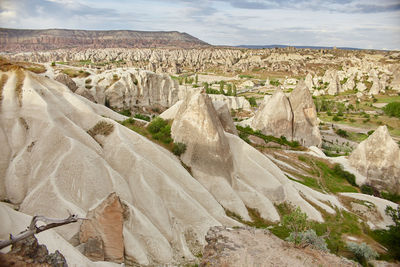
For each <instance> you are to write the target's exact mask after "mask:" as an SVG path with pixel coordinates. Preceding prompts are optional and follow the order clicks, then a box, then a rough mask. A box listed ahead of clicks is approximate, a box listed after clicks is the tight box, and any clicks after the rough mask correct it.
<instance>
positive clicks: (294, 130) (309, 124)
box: [251, 81, 322, 147]
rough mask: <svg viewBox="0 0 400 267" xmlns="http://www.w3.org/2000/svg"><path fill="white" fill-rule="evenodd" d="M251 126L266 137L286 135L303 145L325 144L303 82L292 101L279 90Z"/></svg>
mask: <svg viewBox="0 0 400 267" xmlns="http://www.w3.org/2000/svg"><path fill="white" fill-rule="evenodd" d="M251 127H252V128H254V129H257V130H260V131H261V132H262V133H263V134H265V135H273V136H275V137H281V136H285V137H286V138H287V139H288V140H295V141H298V142H299V143H300V144H301V145H302V146H317V147H320V146H321V144H322V138H321V134H320V132H319V129H318V121H317V112H316V109H315V105H314V102H313V99H312V96H311V94H310V91H309V90H308V88H307V85H306V84H305V82H304V81H300V82H299V83H298V84H297V86H296V88H295V89H294V90H293V92H292V93H291V94H290V96H289V98H288V97H286V95H285V94H284V93H283V92H282V90H280V89H278V90H277V91H276V92H275V93H274V94H273V95H272V97H270V98H265V99H264V101H263V103H262V104H261V106H260V108H259V109H258V111H257V112H256V115H255V116H254V119H253V120H252V122H251Z"/></svg>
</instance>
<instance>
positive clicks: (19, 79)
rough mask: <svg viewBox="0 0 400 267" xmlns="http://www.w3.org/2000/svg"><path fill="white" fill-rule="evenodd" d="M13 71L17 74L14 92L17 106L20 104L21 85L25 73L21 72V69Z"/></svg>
mask: <svg viewBox="0 0 400 267" xmlns="http://www.w3.org/2000/svg"><path fill="white" fill-rule="evenodd" d="M15 72H16V75H17V82H16V84H15V93H16V94H17V97H18V103H19V106H22V86H23V85H24V79H25V73H24V72H23V70H22V69H17V70H16V71H15Z"/></svg>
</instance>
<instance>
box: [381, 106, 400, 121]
mask: <svg viewBox="0 0 400 267" xmlns="http://www.w3.org/2000/svg"><path fill="white" fill-rule="evenodd" d="M383 111H384V112H385V114H386V115H388V116H391V117H397V118H400V102H392V103H389V104H387V105H386V106H385V107H384V108H383Z"/></svg>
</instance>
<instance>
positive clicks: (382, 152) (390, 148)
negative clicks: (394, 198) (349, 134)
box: [349, 126, 400, 194]
mask: <svg viewBox="0 0 400 267" xmlns="http://www.w3.org/2000/svg"><path fill="white" fill-rule="evenodd" d="M349 162H350V164H351V165H352V166H353V167H355V168H356V169H357V170H358V171H359V172H360V173H361V174H362V175H364V176H365V177H366V178H367V180H366V183H367V184H370V185H372V186H374V187H376V188H378V189H380V190H386V191H389V192H392V193H397V194H399V193H400V149H399V146H398V145H397V144H396V142H395V141H394V140H393V139H392V138H391V137H390V134H389V131H388V129H387V127H386V126H380V127H378V129H376V130H375V132H374V133H373V134H372V135H370V136H369V137H368V139H366V140H364V141H362V142H361V143H360V144H359V145H358V146H357V148H356V149H355V150H354V151H353V153H352V154H351V155H350V156H349Z"/></svg>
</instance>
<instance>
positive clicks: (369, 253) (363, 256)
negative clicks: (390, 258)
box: [347, 242, 379, 263]
mask: <svg viewBox="0 0 400 267" xmlns="http://www.w3.org/2000/svg"><path fill="white" fill-rule="evenodd" d="M347 248H348V249H349V251H351V252H352V253H353V254H354V256H355V257H356V259H357V260H358V261H359V262H360V263H367V262H368V261H369V260H372V259H375V258H376V257H378V256H379V255H378V253H376V251H375V250H373V249H372V248H371V247H370V246H368V245H367V244H365V243H361V244H357V243H354V242H348V243H347Z"/></svg>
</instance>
